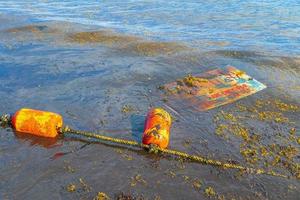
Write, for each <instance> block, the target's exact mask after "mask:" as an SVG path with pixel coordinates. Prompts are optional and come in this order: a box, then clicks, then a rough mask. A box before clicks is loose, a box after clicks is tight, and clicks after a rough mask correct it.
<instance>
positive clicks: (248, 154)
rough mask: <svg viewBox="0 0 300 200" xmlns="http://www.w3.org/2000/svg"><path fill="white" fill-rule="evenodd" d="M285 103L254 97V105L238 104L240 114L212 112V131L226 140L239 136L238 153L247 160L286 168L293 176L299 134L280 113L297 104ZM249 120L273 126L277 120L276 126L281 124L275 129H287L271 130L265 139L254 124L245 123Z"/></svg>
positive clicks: (297, 169) (297, 170) (299, 172)
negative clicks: (273, 131)
mask: <svg viewBox="0 0 300 200" xmlns="http://www.w3.org/2000/svg"><path fill="white" fill-rule="evenodd" d="M274 102H277V104H276V103H274ZM279 102H280V103H279ZM278 105H281V107H278ZM288 105H290V104H287V103H284V102H282V101H281V100H277V99H271V100H269V99H267V100H257V101H256V102H255V105H254V106H250V107H247V106H244V105H241V104H237V105H236V107H237V111H238V112H239V114H236V115H234V114H233V113H231V112H225V111H220V112H219V113H217V114H216V115H215V116H214V123H216V129H215V133H216V135H218V136H220V137H222V138H224V139H226V140H230V139H231V138H233V137H237V138H240V139H242V140H241V143H240V154H241V155H242V156H243V158H244V159H245V161H246V162H247V163H249V164H252V165H258V164H259V165H264V166H265V167H266V168H270V167H276V168H285V169H286V170H287V171H288V172H290V173H291V174H292V175H293V176H295V177H300V167H299V163H298V162H299V159H298V154H299V147H298V146H297V144H299V142H300V141H298V140H299V138H300V136H299V135H298V133H297V130H296V128H295V126H294V123H292V122H291V121H290V119H289V118H287V117H286V116H284V114H283V113H282V112H286V114H288V112H296V110H295V108H297V107H298V106H297V105H293V106H288ZM290 108H292V109H290ZM268 109H272V110H268ZM274 109H275V110H276V111H274ZM243 120H245V121H243ZM249 120H255V123H259V122H260V123H264V124H265V123H267V124H268V125H269V126H270V127H271V128H272V129H273V128H274V124H276V127H277V126H279V127H282V128H280V129H279V128H278V130H286V133H281V132H276V133H273V137H271V138H272V139H271V140H267V138H266V136H265V134H263V133H259V131H258V130H257V128H256V127H250V126H249V125H248V124H249V123H248V122H249ZM244 122H245V123H244ZM291 126H292V127H291ZM270 134H271V133H270Z"/></svg>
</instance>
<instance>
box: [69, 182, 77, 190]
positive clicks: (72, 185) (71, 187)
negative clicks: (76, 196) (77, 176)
mask: <svg viewBox="0 0 300 200" xmlns="http://www.w3.org/2000/svg"><path fill="white" fill-rule="evenodd" d="M67 191H68V192H75V191H76V185H74V184H72V183H70V184H69V185H68V186H67Z"/></svg>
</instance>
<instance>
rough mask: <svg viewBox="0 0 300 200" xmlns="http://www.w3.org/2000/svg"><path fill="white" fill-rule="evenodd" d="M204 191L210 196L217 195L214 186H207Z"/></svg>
mask: <svg viewBox="0 0 300 200" xmlns="http://www.w3.org/2000/svg"><path fill="white" fill-rule="evenodd" d="M204 193H205V194H206V196H208V197H214V196H216V192H215V190H214V188H212V187H207V188H205V190H204Z"/></svg>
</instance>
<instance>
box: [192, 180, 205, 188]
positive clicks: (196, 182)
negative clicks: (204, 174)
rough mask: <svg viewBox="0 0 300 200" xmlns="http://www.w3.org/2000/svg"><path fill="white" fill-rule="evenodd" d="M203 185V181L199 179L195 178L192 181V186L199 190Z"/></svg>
mask: <svg viewBox="0 0 300 200" xmlns="http://www.w3.org/2000/svg"><path fill="white" fill-rule="evenodd" d="M202 185H203V182H202V181H201V180H199V179H195V180H193V182H192V186H193V187H194V188H195V189H196V190H199V189H200V188H201V186H202Z"/></svg>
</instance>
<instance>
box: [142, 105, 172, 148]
mask: <svg viewBox="0 0 300 200" xmlns="http://www.w3.org/2000/svg"><path fill="white" fill-rule="evenodd" d="M171 123H172V120H171V115H170V114H169V113H168V112H167V111H165V110H164V109H162V108H154V109H151V110H150V111H149V113H148V115H147V118H146V121H145V127H144V133H143V140H142V141H143V144H147V145H150V144H154V145H157V146H159V147H160V148H163V149H165V148H167V147H168V144H169V139H170V127H171Z"/></svg>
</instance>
